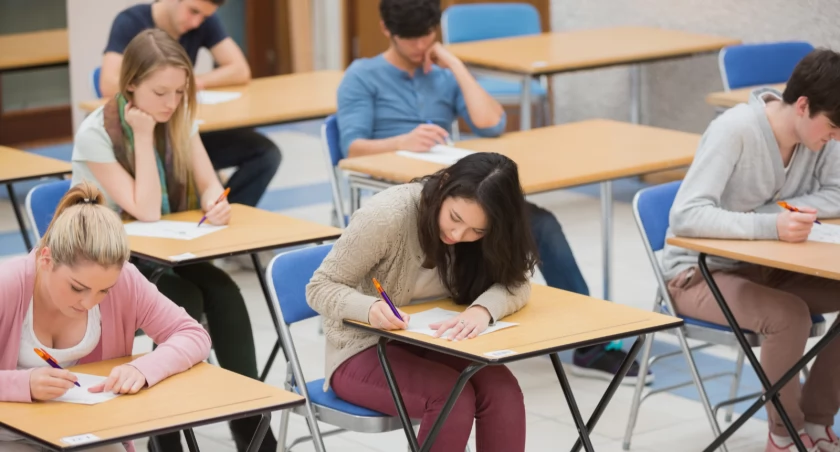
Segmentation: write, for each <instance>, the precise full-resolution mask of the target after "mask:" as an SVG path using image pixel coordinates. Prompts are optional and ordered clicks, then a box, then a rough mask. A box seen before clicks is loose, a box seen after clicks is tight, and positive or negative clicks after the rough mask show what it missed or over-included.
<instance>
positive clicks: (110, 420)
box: [0, 357, 303, 450]
mask: <svg viewBox="0 0 840 452" xmlns="http://www.w3.org/2000/svg"><path fill="white" fill-rule="evenodd" d="M131 360H132V358H130V357H129V358H120V359H116V360H109V361H102V362H98V363H93V364H87V365H83V366H77V367H73V368H71V370H73V371H75V372H81V373H87V374H93V375H102V376H107V375H108V374H109V373H110V371H111V369H112V368H113V367H115V366H117V365H119V364H124V363H126V362H129V361H131ZM208 395H212V397H208ZM301 404H303V397H301V396H299V395H297V394H293V393H291V392H287V391H284V390H282V389H280V388H276V387H274V386H270V385H267V384H265V383H261V382H259V381H257V380H253V379H250V378H247V377H243V376H241V375H238V374H235V373H233V372H230V371H228V370H225V369H222V368H220V367H217V366H211V365H209V364H205V363H199V364H198V365H196V366H195V367H193V368H192V369H190V370H188V371H186V372H183V373H181V374H178V375H174V376H172V377H170V378H167V379H166V380H164V381H162V382H160V383H159V384H157V385H156V386H155V387H153V388H151V389H145V390H142V391H140V392H139V393H137V394H135V395H124V396H120V397H117V398H115V399H113V400H109V401H108V402H104V403H100V404H97V405H79V404H72V403H0V425H3V426H6V427H10V428H12V429H13V430H15V431H17V432H18V433H21V434H24V435H25V436H28V437H30V438H32V439H35V440H38V442H39V443H41V444H43V445H45V446H49V447H52V448H58V449H63V450H68V449H74V448H78V447H82V445H78V446H71V445H70V444H67V443H65V442H63V441H62V438H67V437H74V436H77V435H84V434H93V435H96V436H97V437H98V438H99V440H94V442H95V443H97V444H99V445H104V444H108V443H115V442H123V441H130V440H133V439H136V438H143V437H146V436H150V435H151V434H159V433H165V432H168V431H173V430H181V429H184V428H190V427H195V426H199V425H206V424H213V423H216V422H222V421H225V420H229V419H236V418H240V417H245V416H246V415H255V414H260V413H265V412H270V411H276V410H280V409H285V408H290V407H294V406H298V405H301ZM91 445H92V443H91V442H88V443H85V444H84V446H86V447H89V446H91Z"/></svg>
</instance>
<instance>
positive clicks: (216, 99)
mask: <svg viewBox="0 0 840 452" xmlns="http://www.w3.org/2000/svg"><path fill="white" fill-rule="evenodd" d="M240 97H242V93H237V92H229V91H207V90H204V91H199V92H198V93H197V99H198V103H199V104H203V105H213V104H222V103H225V102H230V101H232V100H236V99H239V98H240Z"/></svg>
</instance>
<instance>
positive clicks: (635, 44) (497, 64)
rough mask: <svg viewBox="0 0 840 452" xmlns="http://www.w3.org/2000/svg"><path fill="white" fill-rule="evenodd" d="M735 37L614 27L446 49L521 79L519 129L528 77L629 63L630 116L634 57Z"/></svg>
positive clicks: (706, 48)
mask: <svg viewBox="0 0 840 452" xmlns="http://www.w3.org/2000/svg"><path fill="white" fill-rule="evenodd" d="M738 43H740V41H739V40H737V39H732V38H725V37H720V36H712V35H705V34H696V33H688V32H684V31H678V30H663V29H660V28H654V27H614V28H600V29H589V30H576V31H566V32H553V33H543V34H540V35H533V36H523V37H516V38H505V39H493V40H486V41H474V42H468V43H459V44H452V45H450V46H449V50H450V51H451V52H452V53H453V54H455V56H457V57H458V58H460V59H461V61H463V62H464V63H466V64H467V65H468V66H470V68H471V69H474V70H475V71H476V72H484V73H487V74H488V75H494V76H497V77H498V76H501V77H507V78H511V77H513V78H514V79H516V80H521V81H522V83H523V84H522V87H523V88H522V99H521V110H520V111H521V115H522V116H521V125H520V127H521V129H522V130H526V129H528V128H530V126H531V118H530V111H531V109H530V105H531V92H530V87H531V78H532V77H537V76H542V75H553V74H559V73H563V72H570V71H578V70H583V69H596V68H603V67H609V66H616V65H622V64H631V65H633V66H632V67H631V80H632V82H633V83H632V92H631V122H634V123H638V122H639V120H640V109H641V98H640V96H641V72H640V68H639V64H640V63H648V62H651V61H658V60H663V59H669V58H678V57H685V56H690V55H694V54H698V53H707V52H716V51H718V50H720V49H722V48H723V47H726V46H729V45H734V44H738Z"/></svg>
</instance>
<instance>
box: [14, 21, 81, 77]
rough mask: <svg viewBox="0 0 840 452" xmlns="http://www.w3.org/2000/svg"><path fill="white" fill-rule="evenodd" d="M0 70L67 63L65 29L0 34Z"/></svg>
mask: <svg viewBox="0 0 840 452" xmlns="http://www.w3.org/2000/svg"><path fill="white" fill-rule="evenodd" d="M0 49H2V51H0V71H6V70H10V69H24V68H29V67H39V66H50V65H54V64H62V63H67V61H68V59H69V58H70V57H69V53H70V46H69V44H68V41H67V30H66V29H58V30H44V31H34V32H30V33H14V34H8V35H0Z"/></svg>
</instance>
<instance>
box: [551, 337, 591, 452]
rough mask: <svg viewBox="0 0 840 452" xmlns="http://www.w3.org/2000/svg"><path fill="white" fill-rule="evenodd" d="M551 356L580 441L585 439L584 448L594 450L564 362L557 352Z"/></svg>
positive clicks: (588, 451)
mask: <svg viewBox="0 0 840 452" xmlns="http://www.w3.org/2000/svg"><path fill="white" fill-rule="evenodd" d="M549 356H550V357H551V364H553V365H554V372H555V373H557V379H558V380H560V387H561V388H562V389H563V395H564V396H565V397H566V404H567V405H569V411H571V412H572V418H573V419H574V420H575V425H576V426H577V431H578V436H580V439H579V441H580V440H583V448H584V449H585V450H586V452H593V451H594V450H595V449H593V448H592V442H591V441H590V440H589V430H588V429H587V428H586V424H584V423H583V418H582V417H581V415H580V409H578V406H577V402H575V396H574V395H573V394H572V387H571V386H570V385H569V379H568V378H567V377H566V372H564V371H563V363H561V362H560V358H559V357H558V356H557V353H552V354H550V355H549ZM575 445H577V443H575ZM572 450H573V451H574V450H576V449H574V448H573V449H572Z"/></svg>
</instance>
